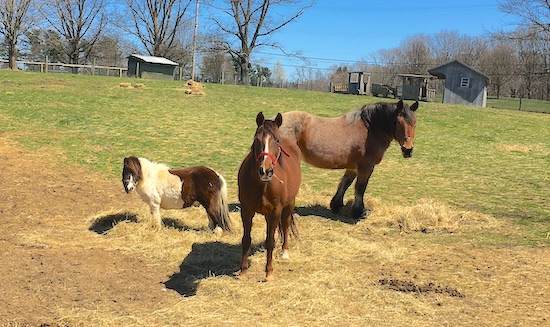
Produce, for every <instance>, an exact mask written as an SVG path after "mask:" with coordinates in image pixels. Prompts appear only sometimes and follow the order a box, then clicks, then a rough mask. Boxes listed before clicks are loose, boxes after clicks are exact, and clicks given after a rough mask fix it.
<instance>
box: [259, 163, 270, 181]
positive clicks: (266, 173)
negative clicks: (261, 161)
mask: <svg viewBox="0 0 550 327" xmlns="http://www.w3.org/2000/svg"><path fill="white" fill-rule="evenodd" d="M258 173H259V174H260V180H261V181H262V182H264V183H267V182H270V181H271V178H272V177H273V168H268V169H267V170H265V169H264V167H260V169H258Z"/></svg>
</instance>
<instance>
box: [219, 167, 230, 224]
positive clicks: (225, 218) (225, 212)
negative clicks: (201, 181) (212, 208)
mask: <svg viewBox="0 0 550 327" xmlns="http://www.w3.org/2000/svg"><path fill="white" fill-rule="evenodd" d="M218 177H219V178H220V188H219V190H218V198H217V207H218V210H217V211H218V212H219V215H220V216H219V221H218V224H219V226H221V228H222V229H223V230H225V231H228V232H229V231H231V219H230V218H229V202H228V200H227V182H226V181H225V178H223V176H222V175H220V174H218Z"/></svg>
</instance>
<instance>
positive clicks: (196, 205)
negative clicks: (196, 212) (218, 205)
mask: <svg viewBox="0 0 550 327" xmlns="http://www.w3.org/2000/svg"><path fill="white" fill-rule="evenodd" d="M200 205H201V203H200V202H199V201H195V202H193V206H194V207H198V206H200Z"/></svg>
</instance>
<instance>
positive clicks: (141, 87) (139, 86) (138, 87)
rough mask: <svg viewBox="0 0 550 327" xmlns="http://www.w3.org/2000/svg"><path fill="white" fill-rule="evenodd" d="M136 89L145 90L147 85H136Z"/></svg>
mask: <svg viewBox="0 0 550 327" xmlns="http://www.w3.org/2000/svg"><path fill="white" fill-rule="evenodd" d="M134 87H135V88H136V89H144V88H145V85H144V84H143V83H136V84H134Z"/></svg>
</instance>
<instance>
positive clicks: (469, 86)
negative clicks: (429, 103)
mask: <svg viewBox="0 0 550 327" xmlns="http://www.w3.org/2000/svg"><path fill="white" fill-rule="evenodd" d="M428 72H429V73H430V74H432V75H434V76H436V77H437V78H439V79H445V92H444V93H443V103H453V104H463V105H468V106H479V107H485V106H486V105H487V82H488V81H489V77H488V76H487V75H485V74H483V73H482V72H480V71H478V70H476V69H474V68H472V67H470V66H468V65H466V64H465V63H463V62H461V61H459V60H453V61H450V62H448V63H445V64H442V65H439V66H436V67H433V68H431V69H428Z"/></svg>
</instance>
